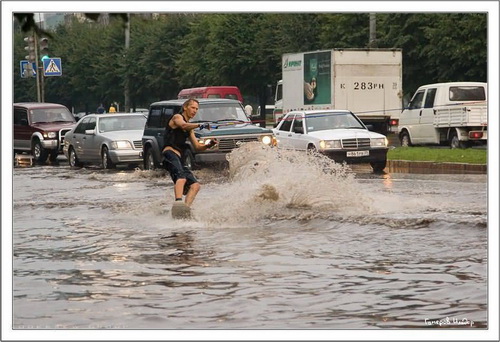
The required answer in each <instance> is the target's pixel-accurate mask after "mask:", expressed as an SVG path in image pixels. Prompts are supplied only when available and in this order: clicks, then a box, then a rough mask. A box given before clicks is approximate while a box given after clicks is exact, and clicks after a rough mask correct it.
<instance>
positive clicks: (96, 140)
mask: <svg viewBox="0 0 500 342" xmlns="http://www.w3.org/2000/svg"><path fill="white" fill-rule="evenodd" d="M96 122H97V120H96V118H95V117H90V118H88V120H87V121H86V124H85V127H84V128H85V130H84V131H83V135H82V138H81V143H82V156H81V157H80V156H79V158H80V159H82V158H84V159H85V160H87V161H94V162H95V161H99V160H101V141H102V138H101V136H100V134H99V132H98V131H97V130H96V129H95V128H96ZM88 130H94V134H86V133H85V132H86V131H88Z"/></svg>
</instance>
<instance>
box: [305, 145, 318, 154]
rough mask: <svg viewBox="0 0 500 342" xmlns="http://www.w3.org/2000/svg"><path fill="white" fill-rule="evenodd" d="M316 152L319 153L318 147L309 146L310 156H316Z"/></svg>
mask: <svg viewBox="0 0 500 342" xmlns="http://www.w3.org/2000/svg"><path fill="white" fill-rule="evenodd" d="M316 152H318V150H317V148H316V146H314V145H309V146H307V153H308V154H314V153H316Z"/></svg>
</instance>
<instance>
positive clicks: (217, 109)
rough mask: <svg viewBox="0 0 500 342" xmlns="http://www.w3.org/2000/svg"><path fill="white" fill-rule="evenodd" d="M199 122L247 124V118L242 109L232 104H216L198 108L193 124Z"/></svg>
mask: <svg viewBox="0 0 500 342" xmlns="http://www.w3.org/2000/svg"><path fill="white" fill-rule="evenodd" d="M200 121H211V122H221V121H240V122H247V121H249V119H248V118H247V116H246V114H245V111H244V109H243V107H241V106H240V105H238V104H234V103H223V104H221V103H217V104H208V105H204V106H200V109H199V110H198V113H197V114H196V116H195V117H194V121H193V122H200Z"/></svg>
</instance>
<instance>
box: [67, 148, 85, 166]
mask: <svg viewBox="0 0 500 342" xmlns="http://www.w3.org/2000/svg"><path fill="white" fill-rule="evenodd" d="M68 155H69V158H68V163H69V166H71V167H82V163H81V162H80V161H79V160H78V157H77V156H76V152H75V149H74V148H73V147H70V148H69V152H68Z"/></svg>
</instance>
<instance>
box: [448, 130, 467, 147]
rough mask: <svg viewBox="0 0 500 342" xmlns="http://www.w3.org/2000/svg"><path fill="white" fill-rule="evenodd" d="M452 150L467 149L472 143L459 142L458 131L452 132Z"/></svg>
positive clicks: (450, 140)
mask: <svg viewBox="0 0 500 342" xmlns="http://www.w3.org/2000/svg"><path fill="white" fill-rule="evenodd" d="M449 143H450V148H467V147H470V142H469V141H460V140H458V135H457V132H456V131H452V132H451V133H450V139H449Z"/></svg>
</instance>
